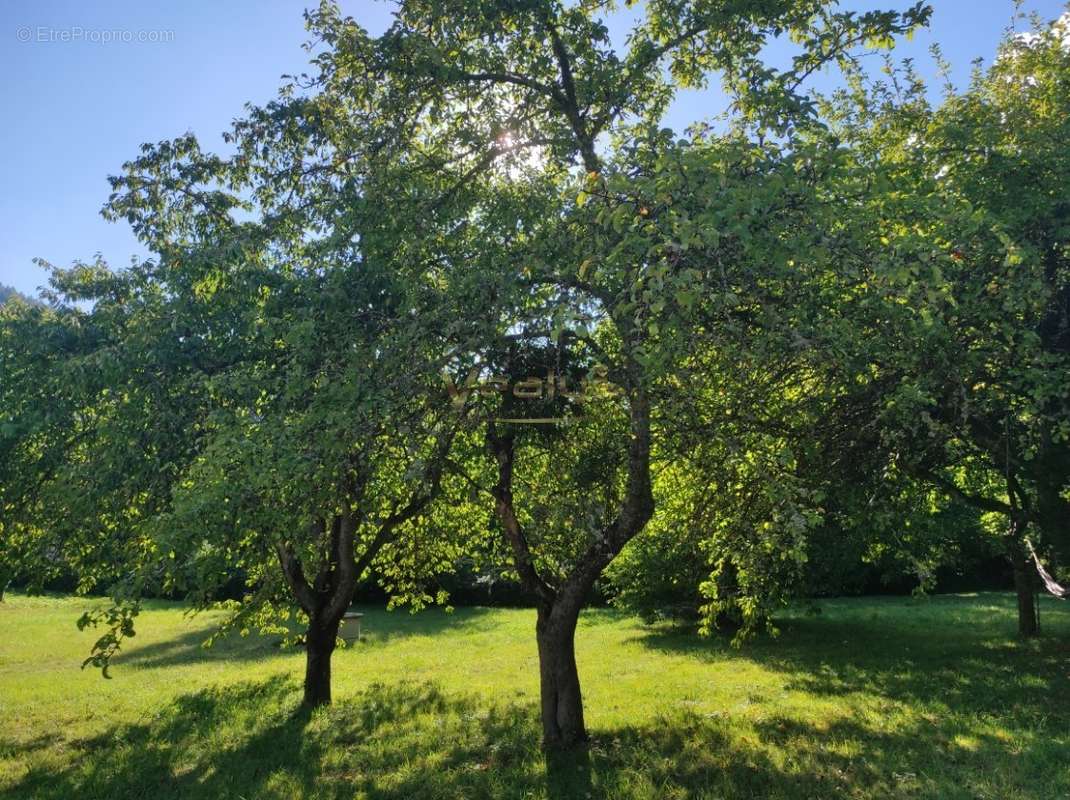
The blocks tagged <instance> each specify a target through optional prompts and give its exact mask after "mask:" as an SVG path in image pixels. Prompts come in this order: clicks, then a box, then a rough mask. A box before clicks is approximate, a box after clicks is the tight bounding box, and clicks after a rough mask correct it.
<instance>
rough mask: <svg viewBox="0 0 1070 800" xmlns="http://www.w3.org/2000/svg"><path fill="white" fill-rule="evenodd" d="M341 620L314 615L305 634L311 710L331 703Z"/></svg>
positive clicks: (307, 702) (308, 695)
mask: <svg viewBox="0 0 1070 800" xmlns="http://www.w3.org/2000/svg"><path fill="white" fill-rule="evenodd" d="M339 622H340V620H339V619H335V620H329V619H322V618H319V615H314V616H313V617H312V619H310V620H309V623H308V632H307V633H306V634H305V697H304V704H305V705H306V706H308V707H309V708H316V707H317V706H325V705H329V704H330V702H331V655H332V654H333V653H334V647H335V644H336V643H337V639H338V624H339Z"/></svg>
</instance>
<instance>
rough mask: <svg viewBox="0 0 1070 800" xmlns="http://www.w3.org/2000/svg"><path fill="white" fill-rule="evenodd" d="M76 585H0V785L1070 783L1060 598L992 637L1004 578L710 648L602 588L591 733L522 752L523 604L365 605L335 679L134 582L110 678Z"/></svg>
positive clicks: (592, 789) (358, 790) (590, 695)
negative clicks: (326, 679)
mask: <svg viewBox="0 0 1070 800" xmlns="http://www.w3.org/2000/svg"><path fill="white" fill-rule="evenodd" d="M86 602H87V601H85V600H79V599H72V598H30V597H24V596H19V595H8V597H7V599H6V600H5V601H4V602H3V603H2V604H0V797H4V798H7V797H19V798H35V799H36V798H62V800H72V799H73V798H78V799H79V800H89V799H90V798H101V799H102V800H103V799H105V798H106V800H120V798H152V800H164V798H213V799H217V798H245V799H246V800H261V798H290V797H329V798H335V797H338V798H341V797H345V798H399V799H400V798H480V797H487V798H490V797H494V798H525V797H532V798H581V799H582V798H588V797H592V798H612V799H613V800H629V799H630V798H677V797H679V798H683V797H696V798H807V799H808V800H810V799H811V798H833V797H848V798H878V797H879V798H892V797H904V798H916V797H931V798H993V800H996V799H998V800H1014V798H1044V800H1054V799H1055V798H1066V797H1070V692H1068V689H1070V608H1068V605H1070V604H1067V603H1062V604H1060V603H1059V601H1055V600H1046V601H1045V602H1044V604H1043V608H1042V624H1043V627H1044V635H1043V637H1042V638H1041V639H1040V640H1038V641H1034V642H1028V643H1021V642H1018V641H1017V640H1016V639H1015V638H1014V630H1015V618H1014V600H1013V597H1011V596H1010V595H1001V594H985V595H978V596H954V597H951V596H940V597H933V598H928V599H912V598H876V599H873V598H868V599H855V600H835V601H822V602H821V603H820V613H814V611H813V610H803V609H800V610H798V611H797V612H792V613H786V614H784V615H783V617H782V619H781V620H780V624H781V627H782V633H781V635H780V637H779V638H776V639H768V640H763V641H758V642H756V643H753V644H750V645H747V646H745V647H744V648H742V649H738V650H737V649H733V648H732V647H730V646H729V645H728V644H726V643H725V642H724V641H721V640H718V639H701V638H698V637H696V636H694V635H692V634H689V633H686V632H682V631H677V630H674V629H672V628H667V627H648V626H644V625H643V624H641V623H640V622H637V621H636V620H634V619H632V618H630V617H627V616H624V615H621V614H618V613H615V612H611V611H605V610H594V611H589V612H587V613H586V614H584V615H583V617H582V618H581V621H580V630H579V631H578V659H579V664H580V672H581V677H582V680H583V681H584V691H585V698H586V703H587V719H588V724H589V726H590V728H591V730H592V733H593V740H592V743H591V746H590V747H589V748H588V749H587V750H586V751H585V752H584V753H582V754H579V755H574V756H568V757H554V758H546V757H544V756H543V754H542V753H541V752H540V751H539V748H538V746H537V739H538V720H537V704H536V699H537V691H538V675H537V665H536V658H535V644H534V638H533V627H534V615H533V613H532V612H531V611H528V610H512V609H479V608H474V609H459V610H457V611H456V612H454V613H452V614H446V613H443V612H440V611H434V612H426V613H423V614H419V615H410V614H408V613H407V612H404V611H400V612H386V611H383V610H381V609H376V608H366V609H363V610H364V611H365V613H366V616H365V628H366V634H367V635H366V639H365V641H362V642H361V643H360V644H358V645H356V646H354V647H352V648H348V649H345V650H340V651H338V652H337V653H336V654H335V659H334V696H335V704H334V705H333V706H331V707H330V708H327V709H324V710H321V711H317V712H315V713H312V714H308V713H306V712H303V711H301V710H300V708H299V704H298V701H299V699H300V679H301V669H302V666H303V654H302V653H301V652H299V651H294V650H283V649H280V648H278V647H276V646H275V644H274V643H273V642H272V641H270V640H268V639H261V638H257V637H250V638H246V639H242V638H239V637H235V638H233V639H232V640H228V641H225V642H223V643H222V644H220V645H217V646H216V647H215V648H213V649H211V650H205V649H203V648H202V647H201V646H200V643H201V641H202V640H203V638H204V636H205V633H206V632H207V631H209V630H210V629H211V626H212V623H213V619H212V618H211V617H210V616H203V615H202V616H197V617H189V616H187V615H186V614H184V613H183V609H182V607H181V606H179V605H176V604H167V603H162V602H160V603H153V604H151V606H150V607H149V609H148V610H147V611H146V612H144V613H143V614H142V616H141V617H139V620H138V621H139V633H138V635H137V637H136V639H135V640H133V641H132V642H131V643H130V646H129V647H127V648H126V649H125V650H124V652H123V655H122V657H121V658H119V659H118V660H117V661H116V662H115V664H114V666H113V668H112V676H113V677H112V679H111V680H104V679H102V678H101V677H100V674H99V673H98V672H94V671H91V670H86V671H84V672H83V671H80V670H79V668H78V667H79V664H80V661H81V659H82V658H84V656H85V655H86V653H87V652H88V649H89V645H90V642H91V640H92V638H93V635H92V634H91V633H89V632H86V633H79V632H78V631H77V630H76V629H75V626H74V621H75V619H76V617H77V616H78V614H79V613H80V611H81V610H82V609H83V608H84V607H85V604H86Z"/></svg>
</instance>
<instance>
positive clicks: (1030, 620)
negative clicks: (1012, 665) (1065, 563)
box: [1011, 553, 1040, 639]
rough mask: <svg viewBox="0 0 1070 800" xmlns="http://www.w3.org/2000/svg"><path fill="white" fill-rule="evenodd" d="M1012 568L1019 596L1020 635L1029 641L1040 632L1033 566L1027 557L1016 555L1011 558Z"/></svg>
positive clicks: (1015, 587)
mask: <svg viewBox="0 0 1070 800" xmlns="http://www.w3.org/2000/svg"><path fill="white" fill-rule="evenodd" d="M1011 566H1012V567H1013V569H1014V590H1015V592H1016V593H1017V594H1018V635H1019V636H1020V637H1022V638H1023V639H1029V638H1032V637H1034V636H1036V635H1037V633H1038V632H1039V631H1040V626H1039V624H1038V621H1037V601H1036V587H1035V585H1034V581H1033V571H1032V567H1033V565H1032V563H1031V562H1030V561H1029V559H1028V558H1027V557H1026V556H1024V555H1023V554H1021V553H1015V554H1014V555H1013V556H1011Z"/></svg>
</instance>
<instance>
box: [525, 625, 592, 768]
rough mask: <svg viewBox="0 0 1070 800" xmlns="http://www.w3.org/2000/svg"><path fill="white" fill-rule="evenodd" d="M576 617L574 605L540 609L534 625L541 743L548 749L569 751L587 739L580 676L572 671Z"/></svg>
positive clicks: (574, 661) (574, 660)
mask: <svg viewBox="0 0 1070 800" xmlns="http://www.w3.org/2000/svg"><path fill="white" fill-rule="evenodd" d="M578 616H579V607H578V606H576V607H575V608H571V607H567V606H562V605H559V604H554V605H553V606H550V607H543V606H540V608H539V616H538V622H537V623H536V625H535V638H536V640H537V641H538V645H539V689H540V696H541V700H542V740H543V746H544V747H545V748H546V749H548V750H556V749H569V748H572V747H575V746H576V745H578V744H581V743H583V742H585V741H586V740H587V729H586V727H584V724H583V697H582V695H581V693H580V676H579V672H578V671H577V669H576V647H575V639H576V619H577V617H578Z"/></svg>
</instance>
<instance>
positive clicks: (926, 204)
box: [822, 17, 1070, 636]
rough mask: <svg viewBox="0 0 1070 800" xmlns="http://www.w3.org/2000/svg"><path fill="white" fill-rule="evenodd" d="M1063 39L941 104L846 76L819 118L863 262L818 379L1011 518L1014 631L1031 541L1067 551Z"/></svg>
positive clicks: (1039, 39) (1068, 319) (1058, 29)
mask: <svg viewBox="0 0 1070 800" xmlns="http://www.w3.org/2000/svg"><path fill="white" fill-rule="evenodd" d="M1066 29H1067V22H1066V19H1065V17H1064V19H1063V20H1060V21H1057V22H1056V23H1055V24H1053V25H1052V26H1048V27H1046V28H1041V29H1039V30H1038V31H1036V32H1035V33H1033V34H1030V35H1028V36H1026V37H1019V36H1011V37H1010V38H1008V40H1007V41H1006V42H1005V43H1004V44H1003V46H1002V47H1001V50H1000V53H999V57H998V58H997V60H996V62H995V63H994V64H993V66H992V67H991V68H990V69H989V70H988V71H987V72H982V71H978V72H977V73H976V75H975V78H974V81H973V84H972V85H971V87H970V88H969V90H968V91H966V92H964V93H962V94H956V93H954V92H953V91H949V92H948V94H947V96H946V97H945V99H944V101H943V103H942V104H941V105H940V106H938V107H936V108H933V107H931V106H930V104H929V103H928V101H927V99H926V95H925V87H924V86H923V84H922V83H921V81H920V80H919V79H918V78H917V76H916V74H914V73H913V71H912V70H910V69H907V70H905V71H895V70H890V71H891V73H892V76H893V78H892V81H891V82H890V83H880V82H878V83H877V84H875V85H872V86H866V85H865V83H864V82H863V80H862V77H861V76H860V75H859V76H856V77H857V79H856V80H855V81H854V82H853V85H852V89H851V91H849V92H845V93H843V94H842V95H841V96H840V97H839V99H838V101H836V102H833V103H832V104H831V105H830V107H829V114H828V116H829V119H830V120H831V122H832V127H833V130H834V131H835V132H836V133H837V134H838V135H839V136H841V137H842V139H843V141H844V142H845V144H847V145H848V146H849V147H850V153H851V156H850V158H851V159H852V161H853V163H854V166H853V167H852V168H851V169H850V170H848V171H846V172H844V173H843V176H844V177H845V179H846V182H845V183H844V185H843V187H842V189H841V191H842V192H843V194H844V196H845V197H851V198H853V199H854V202H853V203H850V204H845V205H846V207H847V208H848V209H850V211H849V213H846V214H845V215H844V222H843V227H842V228H841V233H840V235H841V236H842V237H844V238H854V240H855V242H856V245H855V247H856V249H857V252H858V253H859V254H860V255H861V254H865V255H863V256H862V258H861V259H860V260H859V261H858V264H859V271H858V280H857V281H856V282H855V284H854V286H853V287H849V286H845V293H844V297H845V302H844V303H843V304H842V305H841V307H840V308H839V309H838V311H837V313H836V314H835V315H830V316H829V320H828V323H827V326H826V327H825V328H824V330H825V331H826V334H827V337H828V338H826V340H825V341H824V342H823V343H822V346H825V347H837V348H839V351H840V352H842V353H843V354H844V356H843V357H842V358H839V359H836V360H830V362H829V364H830V366H832V367H833V368H834V369H833V373H832V374H830V379H831V380H833V381H835V382H837V383H839V384H840V385H842V386H844V387H846V388H848V389H849V390H850V393H851V395H852V396H853V397H854V400H855V402H856V403H857V407H858V408H859V409H863V408H864V409H866V411H865V412H864V416H865V417H866V419H867V423H866V424H867V425H868V426H872V429H873V430H874V431H876V435H875V436H874V437H873V441H874V444H875V445H876V446H878V447H879V448H880V452H882V453H883V454H884V458H885V463H886V464H887V465H888V467H889V468H891V469H894V470H896V471H898V472H900V473H902V474H905V475H907V476H910V477H911V478H913V479H916V480H920V481H923V482H925V483H926V484H928V485H929V486H931V487H934V488H936V489H938V490H939V491H940V492H942V493H944V494H946V495H949V496H951V497H952V498H954V499H956V500H957V501H959V502H963V503H967V504H970V505H972V506H974V507H975V508H977V509H979V510H980V511H983V512H986V513H988V514H992V515H998V516H1000V517H1002V518H1003V519H1005V520H1006V525H1005V534H1004V536H1003V537H1002V538H1003V542H1004V552H1005V553H1006V555H1007V558H1008V560H1009V561H1010V562H1011V564H1012V566H1013V569H1014V572H1015V582H1016V586H1017V590H1018V597H1019V632H1020V633H1021V634H1022V635H1023V636H1030V635H1034V634H1035V633H1036V630H1037V626H1036V612H1035V607H1034V602H1033V593H1034V591H1035V588H1034V578H1033V577H1032V576H1033V565H1032V563H1031V558H1030V556H1029V554H1028V547H1029V539H1028V538H1027V537H1032V538H1034V539H1036V540H1037V542H1038V544H1039V546H1040V547H1041V548H1042V550H1043V551H1044V552H1045V553H1046V554H1047V555H1048V556H1050V557H1058V556H1061V557H1062V558H1066V554H1067V552H1068V547H1070V539H1068V538H1067V528H1066V520H1067V519H1070V501H1068V498H1070V495H1068V487H1070V397H1068V394H1067V384H1066V381H1065V378H1064V376H1065V374H1066V372H1067V367H1068V365H1070V362H1068V361H1067V359H1068V357H1070V285H1068V282H1067V276H1068V274H1070V273H1068V269H1067V264H1068V261H1067V258H1068V252H1067V248H1066V236H1067V231H1068V230H1070V228H1068V227H1067V226H1068V221H1070V216H1068V207H1067V204H1066V202H1065V200H1064V199H1063V194H1064V192H1063V191H1062V189H1061V188H1060V187H1063V186H1065V184H1066V181H1067V177H1068V173H1067V170H1068V169H1070V160H1068V151H1067V149H1066V147H1065V144H1064V143H1065V141H1066V136H1067V133H1068V129H1067V125H1068V120H1070V114H1068V111H1070V108H1068V106H1067V98H1068V97H1070V94H1068V92H1067V88H1068V86H1070V48H1067V46H1066V43H1065V31H1066ZM863 198H864V199H863ZM851 230H853V232H851ZM848 290H850V291H848ZM833 336H835V337H836V339H835V340H833V339H832V338H831V337H833ZM848 341H849V342H851V343H853V344H852V346H850V347H844V344H845V343H846V342H848Z"/></svg>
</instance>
